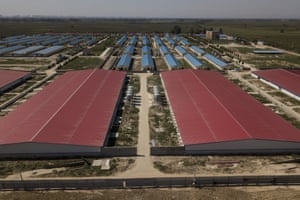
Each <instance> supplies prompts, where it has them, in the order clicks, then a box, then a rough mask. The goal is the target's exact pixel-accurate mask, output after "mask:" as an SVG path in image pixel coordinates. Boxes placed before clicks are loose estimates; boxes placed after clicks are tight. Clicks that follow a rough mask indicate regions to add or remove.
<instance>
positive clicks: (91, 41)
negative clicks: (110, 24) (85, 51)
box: [86, 38, 97, 46]
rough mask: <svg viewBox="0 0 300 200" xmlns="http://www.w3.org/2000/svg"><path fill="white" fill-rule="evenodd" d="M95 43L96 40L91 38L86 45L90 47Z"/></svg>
mask: <svg viewBox="0 0 300 200" xmlns="http://www.w3.org/2000/svg"><path fill="white" fill-rule="evenodd" d="M96 43H97V39H96V38H92V39H91V40H89V41H87V42H86V45H88V46H91V45H93V44H96Z"/></svg>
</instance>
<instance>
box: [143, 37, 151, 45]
mask: <svg viewBox="0 0 300 200" xmlns="http://www.w3.org/2000/svg"><path fill="white" fill-rule="evenodd" d="M142 43H143V45H150V41H149V39H148V37H147V36H143V39H142Z"/></svg>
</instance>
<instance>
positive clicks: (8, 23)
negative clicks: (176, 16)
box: [0, 19, 300, 52]
mask: <svg viewBox="0 0 300 200" xmlns="http://www.w3.org/2000/svg"><path fill="white" fill-rule="evenodd" d="M0 24H1V29H0V35H1V36H8V35H17V34H37V33H48V32H54V33H61V32H71V33H78V32H80V33H87V32H94V33H95V32H97V33H108V32H109V33H132V32H140V33H145V32H149V33H152V32H158V33H160V32H162V33H163V32H172V31H173V30H174V27H175V26H179V27H180V31H181V32H182V33H199V32H201V31H204V30H206V29H211V28H214V29H215V30H219V29H220V28H222V30H223V32H224V33H226V34H230V35H234V36H237V37H241V38H245V39H247V40H250V41H253V40H263V41H266V42H268V43H269V44H271V45H274V46H276V47H280V48H284V49H288V50H293V51H297V52H300V20H201V19H199V20H196V19H190V20H189V19H180V20H171V19H169V20H166V19H165V20H158V19H153V20H151V19H44V20H38V19H18V20H5V19H1V20H0Z"/></svg>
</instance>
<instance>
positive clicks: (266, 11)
mask: <svg viewBox="0 0 300 200" xmlns="http://www.w3.org/2000/svg"><path fill="white" fill-rule="evenodd" d="M20 5H21V6H20ZM299 8H300V1H299V0H285V1H284V2H283V1H282V0H252V1H248V0H226V1H225V0H186V1H182V0H160V1H159V0H151V1H150V0H147V1H146V0H110V1H104V0H86V1H82V0H51V1H49V0H26V3H24V1H21V0H1V7H0V14H1V15H3V16H32V15H33V16H36V15H38V16H61V17H63V16H74V17H76V16H80V17H106V18H109V17H112V18H242V19H243V18H251V19H257V18H259V19H260V18H262V19H263V18H269V19H283V18H293V19H300V12H299Z"/></svg>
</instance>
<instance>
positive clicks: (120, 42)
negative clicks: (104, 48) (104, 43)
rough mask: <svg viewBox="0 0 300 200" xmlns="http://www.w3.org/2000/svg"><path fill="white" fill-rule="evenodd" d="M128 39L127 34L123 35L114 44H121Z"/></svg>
mask: <svg viewBox="0 0 300 200" xmlns="http://www.w3.org/2000/svg"><path fill="white" fill-rule="evenodd" d="M127 39H128V37H127V35H123V36H122V37H121V38H120V39H119V40H118V41H117V42H116V45H117V46H122V45H123V44H124V43H125V42H126V40H127Z"/></svg>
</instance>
